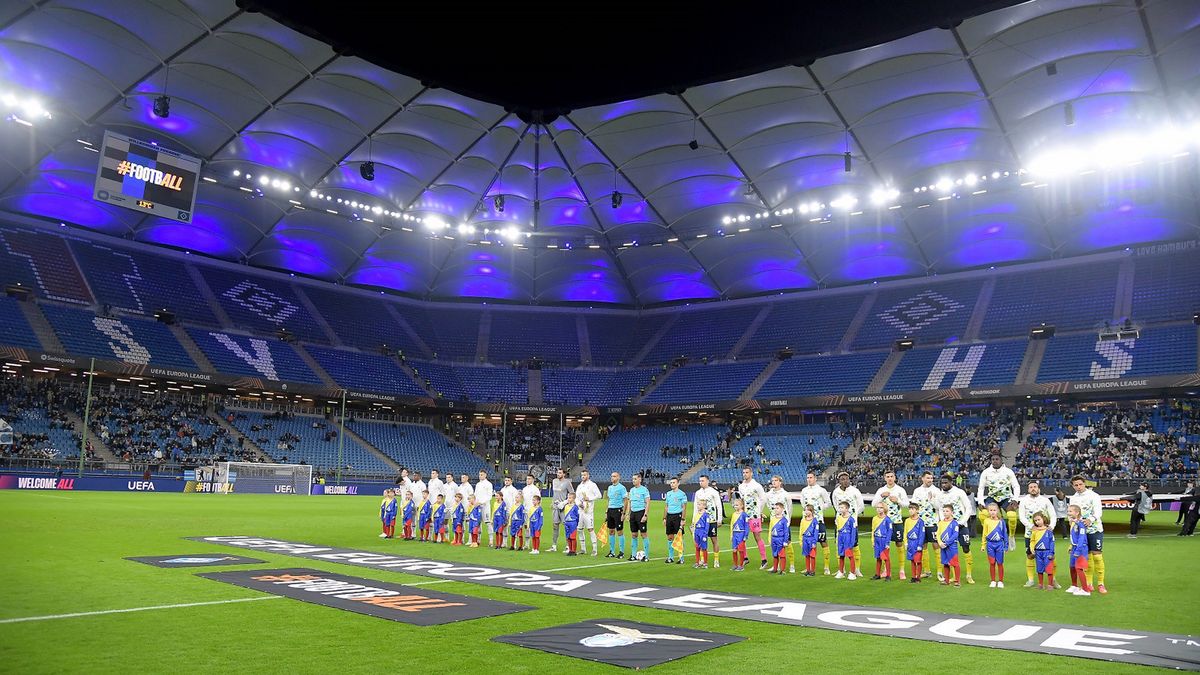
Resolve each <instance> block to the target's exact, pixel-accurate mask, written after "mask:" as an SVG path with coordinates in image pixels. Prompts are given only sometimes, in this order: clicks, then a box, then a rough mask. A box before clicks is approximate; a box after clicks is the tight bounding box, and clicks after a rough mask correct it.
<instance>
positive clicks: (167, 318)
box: [154, 309, 175, 326]
mask: <svg viewBox="0 0 1200 675" xmlns="http://www.w3.org/2000/svg"><path fill="white" fill-rule="evenodd" d="M154 320H155V321H158V322H159V323H165V324H167V325H168V326H169V325H171V324H173V323H175V313H174V312H172V311H171V310H169V309H159V310H155V312H154Z"/></svg>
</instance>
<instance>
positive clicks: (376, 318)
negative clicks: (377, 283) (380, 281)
mask: <svg viewBox="0 0 1200 675" xmlns="http://www.w3.org/2000/svg"><path fill="white" fill-rule="evenodd" d="M298 288H299V291H300V292H301V293H303V294H305V295H306V296H308V299H309V300H311V301H312V303H313V305H315V306H316V308H317V311H318V312H320V313H321V316H322V317H324V318H325V322H326V323H328V324H329V327H330V328H332V329H333V332H334V333H336V334H337V336H338V338H339V339H340V340H341V341H342V344H344V345H347V346H350V347H359V348H361V349H367V350H377V349H379V347H380V346H381V345H387V346H388V347H391V348H392V349H399V350H401V351H403V352H404V353H405V354H406V355H412V354H417V353H419V352H418V350H417V347H416V345H415V344H413V341H412V338H410V337H409V335H408V331H406V330H404V329H403V328H401V327H400V325H399V324H397V323H396V321H395V320H394V319H393V318H392V315H391V313H390V312H388V309H387V307H386V306H385V305H384V302H385V301H384V300H381V299H379V298H372V297H370V296H368V295H366V294H361V293H346V292H340V291H336V290H332V289H330V290H325V289H320V288H315V287H313V286H308V285H304V286H299V287H298Z"/></svg>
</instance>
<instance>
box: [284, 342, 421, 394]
mask: <svg viewBox="0 0 1200 675" xmlns="http://www.w3.org/2000/svg"><path fill="white" fill-rule="evenodd" d="M304 349H305V350H306V351H307V352H308V353H309V355H310V356H312V357H313V359H315V360H316V362H317V363H319V364H321V367H322V368H324V369H325V372H327V373H329V376H330V377H332V378H333V379H334V380H335V381H336V382H337V383H338V384H340V385H342V386H343V387H347V388H351V389H361V390H363V391H373V392H379V393H387V394H398V395H400V396H428V393H426V391H425V390H424V389H422V388H421V387H419V386H417V383H416V382H413V381H412V378H411V377H409V376H408V373H406V372H404V370H402V369H401V368H400V366H399V365H398V364H397V363H396V362H395V361H394V360H392V359H391V357H387V356H383V355H381V354H369V353H364V352H352V351H348V350H345V349H334V348H332V347H318V346H316V345H308V346H306V347H304Z"/></svg>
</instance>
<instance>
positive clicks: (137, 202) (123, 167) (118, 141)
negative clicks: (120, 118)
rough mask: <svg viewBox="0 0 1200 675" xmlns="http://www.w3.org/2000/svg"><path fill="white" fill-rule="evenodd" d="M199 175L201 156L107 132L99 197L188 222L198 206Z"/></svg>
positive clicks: (116, 203) (100, 172)
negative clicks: (197, 156) (192, 155)
mask: <svg viewBox="0 0 1200 675" xmlns="http://www.w3.org/2000/svg"><path fill="white" fill-rule="evenodd" d="M199 178H200V160H199V159H198V158H196V157H190V156H188V155H185V154H182V153H179V152H175V151H174V150H168V149H166V148H161V147H159V146H157V145H155V144H153V143H147V142H146V141H140V140H138V139H136V138H130V137H129V136H123V135H121V134H116V133H113V132H111V131H105V132H104V144H103V146H102V147H101V149H100V168H99V170H98V171H97V173H96V189H95V198H96V200H98V201H102V202H106V203H109V204H115V205H117V206H122V207H124V208H127V209H132V210H134V211H141V212H143V213H151V214H153V215H156V216H160V217H162V218H169V219H171V220H178V221H180V222H185V223H186V222H190V221H191V219H192V211H193V209H194V208H195V206H196V184H197V181H198V180H199Z"/></svg>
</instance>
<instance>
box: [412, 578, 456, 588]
mask: <svg viewBox="0 0 1200 675" xmlns="http://www.w3.org/2000/svg"><path fill="white" fill-rule="evenodd" d="M451 581H454V579H438V580H437V581H418V582H416V583H413V584H404V585H405V586H428V585H430V584H448V583H450V582H451Z"/></svg>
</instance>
